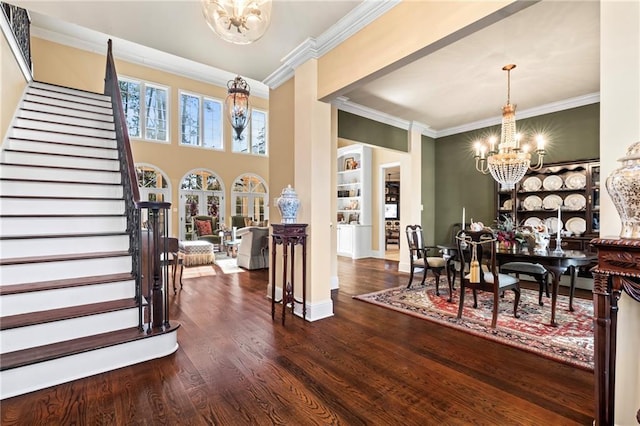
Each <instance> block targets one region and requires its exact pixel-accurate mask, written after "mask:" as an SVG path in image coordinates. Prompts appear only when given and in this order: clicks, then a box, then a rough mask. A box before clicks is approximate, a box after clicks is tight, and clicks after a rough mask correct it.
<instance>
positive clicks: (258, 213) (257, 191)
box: [231, 174, 269, 222]
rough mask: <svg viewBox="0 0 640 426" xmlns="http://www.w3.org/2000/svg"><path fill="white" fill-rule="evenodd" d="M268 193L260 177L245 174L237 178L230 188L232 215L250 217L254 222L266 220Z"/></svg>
mask: <svg viewBox="0 0 640 426" xmlns="http://www.w3.org/2000/svg"><path fill="white" fill-rule="evenodd" d="M268 192H269V191H268V189H267V184H266V183H265V181H264V179H262V178H261V177H260V176H257V175H251V174H246V175H243V176H240V177H238V178H237V179H236V180H235V182H233V186H232V188H231V208H232V209H233V214H234V215H235V216H245V217H250V218H251V219H252V220H253V221H255V222H262V221H265V220H268V219H269V211H268V209H267V208H266V206H267V200H268V198H267V197H268V196H269V193H268Z"/></svg>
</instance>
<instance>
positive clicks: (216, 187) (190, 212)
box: [180, 169, 225, 240]
mask: <svg viewBox="0 0 640 426" xmlns="http://www.w3.org/2000/svg"><path fill="white" fill-rule="evenodd" d="M198 215H203V216H214V217H217V218H218V224H223V223H225V215H224V184H223V183H222V180H221V179H220V178H219V177H218V175H216V174H215V173H213V172H212V171H209V170H205V169H199V170H193V171H191V172H189V173H188V174H186V175H185V177H184V178H183V179H182V183H181V184H180V238H181V239H187V240H189V239H191V238H192V232H193V230H192V229H191V216H198Z"/></svg>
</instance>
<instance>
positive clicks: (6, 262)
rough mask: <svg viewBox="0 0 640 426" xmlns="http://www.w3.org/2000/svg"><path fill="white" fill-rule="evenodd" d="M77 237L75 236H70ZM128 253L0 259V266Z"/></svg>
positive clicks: (118, 255) (125, 252)
mask: <svg viewBox="0 0 640 426" xmlns="http://www.w3.org/2000/svg"><path fill="white" fill-rule="evenodd" d="M70 236H77V235H70ZM32 238H33V237H32ZM129 255H130V253H129V252H128V251H126V250H123V251H108V252H96V253H77V254H60V255H52V256H34V257H16V258H12V259H0V265H21V264H25V263H42V262H60V261H65V260H86V259H98V258H101V257H121V256H129Z"/></svg>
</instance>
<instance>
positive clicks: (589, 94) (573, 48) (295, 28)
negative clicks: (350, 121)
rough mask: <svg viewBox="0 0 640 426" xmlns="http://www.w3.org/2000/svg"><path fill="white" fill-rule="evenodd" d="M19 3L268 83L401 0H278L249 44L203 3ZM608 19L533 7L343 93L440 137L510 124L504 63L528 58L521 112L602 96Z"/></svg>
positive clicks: (520, 79)
mask: <svg viewBox="0 0 640 426" xmlns="http://www.w3.org/2000/svg"><path fill="white" fill-rule="evenodd" d="M12 3H14V4H17V5H19V6H21V7H24V8H27V9H29V10H30V11H31V13H32V21H33V27H34V34H36V35H38V34H39V33H38V30H40V31H41V32H40V34H47V35H51V34H53V33H57V34H60V33H65V34H67V35H68V36H70V37H73V38H75V39H81V40H89V39H91V38H92V37H93V39H95V36H96V34H102V35H104V37H105V39H106V37H107V36H109V37H112V38H117V39H122V40H127V41H129V42H132V43H134V44H136V45H141V46H146V47H150V48H152V49H155V50H156V51H160V52H165V53H167V54H171V55H173V56H175V57H177V58H184V59H186V60H188V61H192V62H191V63H195V64H198V65H202V66H203V67H205V69H209V67H214V68H217V69H219V70H224V71H225V72H227V73H228V74H229V75H235V74H240V75H242V76H243V77H245V78H250V79H252V80H254V81H258V82H263V81H270V80H273V79H272V78H270V76H271V77H273V75H276V74H277V73H278V71H279V70H282V69H283V66H284V64H283V59H285V58H286V57H287V55H289V54H290V53H291V52H292V51H294V50H296V48H298V46H300V45H301V44H303V43H304V42H305V40H307V39H308V38H309V37H312V38H314V39H318V40H325V39H327V37H324V36H326V35H327V34H330V33H336V32H337V30H336V29H341V28H344V27H345V26H348V27H351V30H352V31H355V30H356V29H357V28H355V27H354V25H355V24H354V22H361V21H359V20H358V18H360V17H362V16H364V15H366V13H367V11H368V10H371V9H372V8H374V9H375V7H380V6H379V5H380V4H382V3H385V4H386V7H387V8H390V7H392V6H393V5H394V4H395V3H394V2H390V1H387V2H380V1H375V0H367V1H364V2H361V1H349V0H346V1H344V0H335V1H334V0H332V1H311V0H274V3H273V10H272V22H271V26H270V28H269V29H268V30H267V33H266V34H265V35H264V37H263V38H261V39H260V40H258V41H257V42H255V43H253V44H250V45H246V46H237V45H233V44H230V43H227V42H225V41H223V40H221V39H219V38H218V37H217V36H216V35H215V34H214V33H213V32H212V31H211V30H210V29H209V27H208V26H207V25H206V23H205V22H204V18H203V17H202V13H201V10H200V2H199V1H193V0H190V1H187V0H185V1H73V2H69V1H55V0H47V1H19V0H18V1H12ZM599 22H600V5H599V3H598V2H597V1H591V0H586V1H556V0H544V1H541V2H539V3H532V6H530V7H526V8H524V9H523V10H521V11H519V12H517V13H514V14H513V15H511V16H509V17H507V18H505V19H502V20H501V21H499V22H497V23H495V24H493V25H490V26H488V27H485V28H482V29H480V30H478V31H476V32H475V33H473V34H471V35H468V36H466V37H464V38H461V39H460V40H458V41H455V42H454V43H451V44H449V45H448V46H445V47H443V48H441V49H440V50H437V51H435V52H433V53H431V54H429V55H427V56H425V57H423V58H420V59H418V60H416V61H414V62H412V63H410V64H407V65H405V66H403V67H401V68H399V69H397V70H394V71H390V72H388V73H387V74H386V75H383V76H381V77H379V78H377V79H375V80H374V81H370V82H366V83H362V84H359V85H356V86H355V87H354V88H352V89H350V90H349V91H348V92H346V93H341V95H342V96H341V98H340V101H339V102H338V101H336V103H337V104H338V105H340V108H341V109H344V110H346V111H349V112H355V113H359V112H362V115H365V116H366V115H372V112H373V115H374V116H376V115H379V116H380V117H383V119H382V121H384V117H386V118H389V119H390V120H391V121H392V122H393V120H396V122H398V123H403V122H405V123H412V122H417V123H419V124H420V125H421V126H424V127H425V128H426V129H428V131H430V132H431V134H432V135H433V136H443V135H447V134H452V133H457V132H459V131H463V130H468V129H470V128H473V127H476V128H477V127H485V126H487V125H490V124H496V123H498V122H499V118H500V107H501V106H502V105H503V104H504V103H505V102H506V95H507V94H506V92H507V76H506V72H504V71H502V67H503V66H504V65H506V64H509V63H514V64H517V68H516V69H515V70H514V71H512V74H511V100H512V102H513V103H515V104H517V105H518V117H519V118H522V117H524V116H527V115H538V114H540V113H543V112H552V111H553V110H554V109H555V110H559V109H564V108H567V107H572V106H579V105H584V104H588V103H593V102H597V101H598V93H599V91H600V88H599V80H600V75H599V68H600V48H599V40H600V30H599V27H600V25H599ZM69 23H71V24H73V25H69ZM363 23H365V24H366V21H362V22H361V23H360V24H358V25H362V24H363ZM89 30H92V31H89ZM96 32H97V33H96ZM343 32H344V31H343ZM323 37H324V38H323ZM114 44H115V42H114ZM345 60H348V58H345ZM272 85H273V84H272ZM252 87H253V86H252ZM265 93H266V90H265Z"/></svg>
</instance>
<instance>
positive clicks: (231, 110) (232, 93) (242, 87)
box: [224, 76, 251, 140]
mask: <svg viewBox="0 0 640 426" xmlns="http://www.w3.org/2000/svg"><path fill="white" fill-rule="evenodd" d="M227 89H228V91H227V93H228V94H227V98H226V99H225V100H224V112H225V116H226V117H227V120H229V123H231V127H233V130H234V131H235V132H236V136H235V139H236V140H240V139H241V138H242V132H243V131H244V129H245V128H246V127H247V125H248V124H249V119H250V118H251V109H250V108H249V89H250V88H249V84H248V83H247V82H246V81H245V80H244V79H243V78H242V77H240V76H237V77H236V78H235V79H233V80H229V82H228V83H227Z"/></svg>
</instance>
